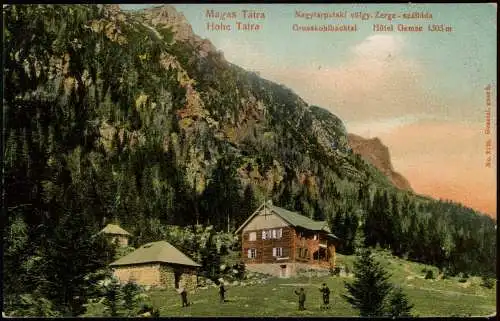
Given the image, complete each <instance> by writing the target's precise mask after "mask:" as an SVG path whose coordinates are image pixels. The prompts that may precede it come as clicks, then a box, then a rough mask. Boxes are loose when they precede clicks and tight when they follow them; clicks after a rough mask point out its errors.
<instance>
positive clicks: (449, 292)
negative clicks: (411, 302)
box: [418, 287, 488, 298]
mask: <svg viewBox="0 0 500 321" xmlns="http://www.w3.org/2000/svg"><path fill="white" fill-rule="evenodd" d="M418 289H420V290H427V291H434V292H441V293H446V294H453V295H469V296H479V297H483V298H487V297H488V296H487V295H482V294H471V293H461V292H455V291H446V290H438V289H431V288H422V287H418Z"/></svg>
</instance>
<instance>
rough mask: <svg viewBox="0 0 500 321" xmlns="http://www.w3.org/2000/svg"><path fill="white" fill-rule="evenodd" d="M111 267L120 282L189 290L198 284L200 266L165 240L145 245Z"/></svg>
mask: <svg viewBox="0 0 500 321" xmlns="http://www.w3.org/2000/svg"><path fill="white" fill-rule="evenodd" d="M110 266H111V267H112V268H113V273H114V275H115V276H116V278H118V280H119V281H120V282H121V283H127V282H135V283H137V284H139V285H145V286H157V287H161V288H176V289H177V288H179V285H182V286H183V287H184V288H186V289H189V290H194V289H196V287H197V285H198V269H199V267H200V265H199V264H198V263H196V262H194V261H193V260H191V259H190V258H189V257H187V256H186V255H185V254H184V253H182V252H181V251H179V250H178V249H176V248H175V247H174V246H173V245H171V244H170V243H168V242H166V241H159V242H153V243H148V244H145V245H143V246H141V247H140V248H138V249H136V250H135V251H133V252H132V253H130V254H128V255H126V256H124V257H122V258H120V259H118V260H117V261H115V262H113V263H111V264H110Z"/></svg>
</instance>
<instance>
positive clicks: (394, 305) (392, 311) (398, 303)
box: [388, 287, 413, 318]
mask: <svg viewBox="0 0 500 321" xmlns="http://www.w3.org/2000/svg"><path fill="white" fill-rule="evenodd" d="M412 308H413V304H410V303H409V301H408V297H407V296H406V294H404V293H403V291H402V290H401V288H399V287H397V288H395V289H394V290H393V292H392V294H391V298H390V306H389V311H388V312H389V315H390V316H392V317H396V318H398V317H411V316H412V315H411V314H410V312H411V309H412Z"/></svg>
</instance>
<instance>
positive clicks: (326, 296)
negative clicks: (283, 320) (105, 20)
mask: <svg viewBox="0 0 500 321" xmlns="http://www.w3.org/2000/svg"><path fill="white" fill-rule="evenodd" d="M319 291H320V292H322V293H323V304H322V305H321V310H327V309H329V308H330V288H329V287H328V286H327V285H326V283H323V284H322V285H321V288H320V289H319ZM295 294H296V295H298V296H299V311H303V310H305V309H306V308H305V303H306V291H305V290H304V288H300V290H299V291H295Z"/></svg>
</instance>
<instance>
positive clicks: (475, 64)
mask: <svg viewBox="0 0 500 321" xmlns="http://www.w3.org/2000/svg"><path fill="white" fill-rule="evenodd" d="M149 6H152V5H121V7H122V9H139V8H145V7H149ZM174 6H175V7H176V9H177V10H178V11H180V12H182V13H183V14H184V15H185V17H186V18H187V20H188V21H189V22H190V24H191V25H192V28H193V31H194V32H195V33H196V34H197V35H199V36H201V37H203V38H208V39H209V40H210V41H211V42H212V43H213V44H214V45H215V47H217V48H218V49H220V50H222V51H223V52H224V56H225V57H226V59H227V60H229V61H231V62H233V63H235V64H238V65H240V66H242V67H244V68H247V69H250V70H254V71H259V72H260V74H261V76H262V77H264V78H267V79H270V80H273V81H276V82H278V83H282V84H285V85H286V86H288V87H290V88H291V89H293V90H294V91H295V92H296V93H297V94H299V95H300V96H301V97H303V98H304V99H305V100H306V101H307V102H309V103H310V104H315V105H319V106H322V107H324V108H326V109H328V110H330V111H331V112H332V113H334V114H336V115H338V116H340V117H341V118H342V119H343V121H344V123H345V124H346V127H347V129H348V131H350V132H353V133H357V134H360V135H363V136H365V137H374V136H377V137H380V138H381V139H382V141H383V142H384V143H385V144H386V145H388V146H389V148H390V150H391V157H392V160H393V163H394V165H395V168H396V170H399V171H400V172H402V174H403V175H404V176H406V177H407V178H408V179H409V180H410V182H411V183H412V185H413V187H414V189H415V190H416V191H417V192H420V193H423V194H429V195H432V196H435V197H442V198H448V199H454V200H458V201H463V202H464V203H466V204H469V205H470V206H475V207H476V208H480V209H482V210H484V211H486V212H488V213H490V214H491V215H496V214H495V213H496V205H495V202H496V179H495V176H496V175H495V169H494V168H493V169H491V168H485V166H484V158H485V155H484V145H485V140H486V139H489V138H491V139H493V140H494V139H495V136H496V128H494V129H493V132H492V135H491V137H486V136H485V134H484V126H485V91H484V87H485V86H486V85H488V84H492V85H493V86H494V87H496V60H497V52H496V48H497V44H496V38H497V29H496V24H497V22H496V10H497V9H496V4H488V3H482V4H380V5H379V4H354V5H353V4H315V5H312V4H308V5H292V4H267V5H259V4H252V5H246V4H239V5H214V4H205V5H201V4H200V5H198V4H197V5H192V4H183V5H174ZM207 9H213V10H216V11H239V12H241V10H243V9H254V10H258V11H260V12H264V13H265V15H266V18H265V19H264V20H262V22H261V23H262V26H263V29H262V30H261V31H259V32H242V31H235V30H233V31H230V32H227V31H209V30H207V29H206V24H207V22H215V23H217V22H220V21H219V20H216V19H209V18H207V17H206V10H207ZM296 10H303V11H307V12H311V11H316V12H318V11H319V12H328V11H340V10H347V11H348V12H349V13H350V12H357V11H361V12H369V13H375V12H377V11H380V12H383V13H398V14H400V13H407V12H429V13H432V20H425V19H420V20H419V19H413V20H393V21H392V24H393V25H397V24H402V23H404V24H408V25H412V24H421V25H422V26H423V28H424V30H427V26H428V25H429V24H444V25H449V26H451V27H452V28H453V32H450V33H448V32H444V33H441V32H429V31H425V32H420V33H410V32H397V31H395V32H374V31H373V29H372V26H373V24H374V23H383V24H391V22H389V21H387V20H381V19H379V20H366V21H361V20H352V19H349V21H341V20H321V19H311V20H306V19H301V18H296V17H295V11H296ZM237 20H241V19H237ZM226 21H227V20H226ZM256 22H257V20H256ZM229 23H231V24H232V25H233V29H234V28H235V27H234V21H231V22H229ZM325 23H356V24H357V25H358V31H357V32H294V31H292V26H293V25H294V24H301V25H311V24H316V25H322V24H325ZM494 90H495V89H494ZM493 97H496V92H495V91H494V92H493ZM495 107H496V101H494V106H493V108H492V111H491V113H492V118H493V120H492V122H491V123H492V124H496V120H495V119H496V108H495ZM493 144H494V150H496V142H495V141H494V142H493ZM494 157H495V159H494V160H493V161H494V163H495V162H496V152H495V151H494ZM471 195H472V196H471Z"/></svg>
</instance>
